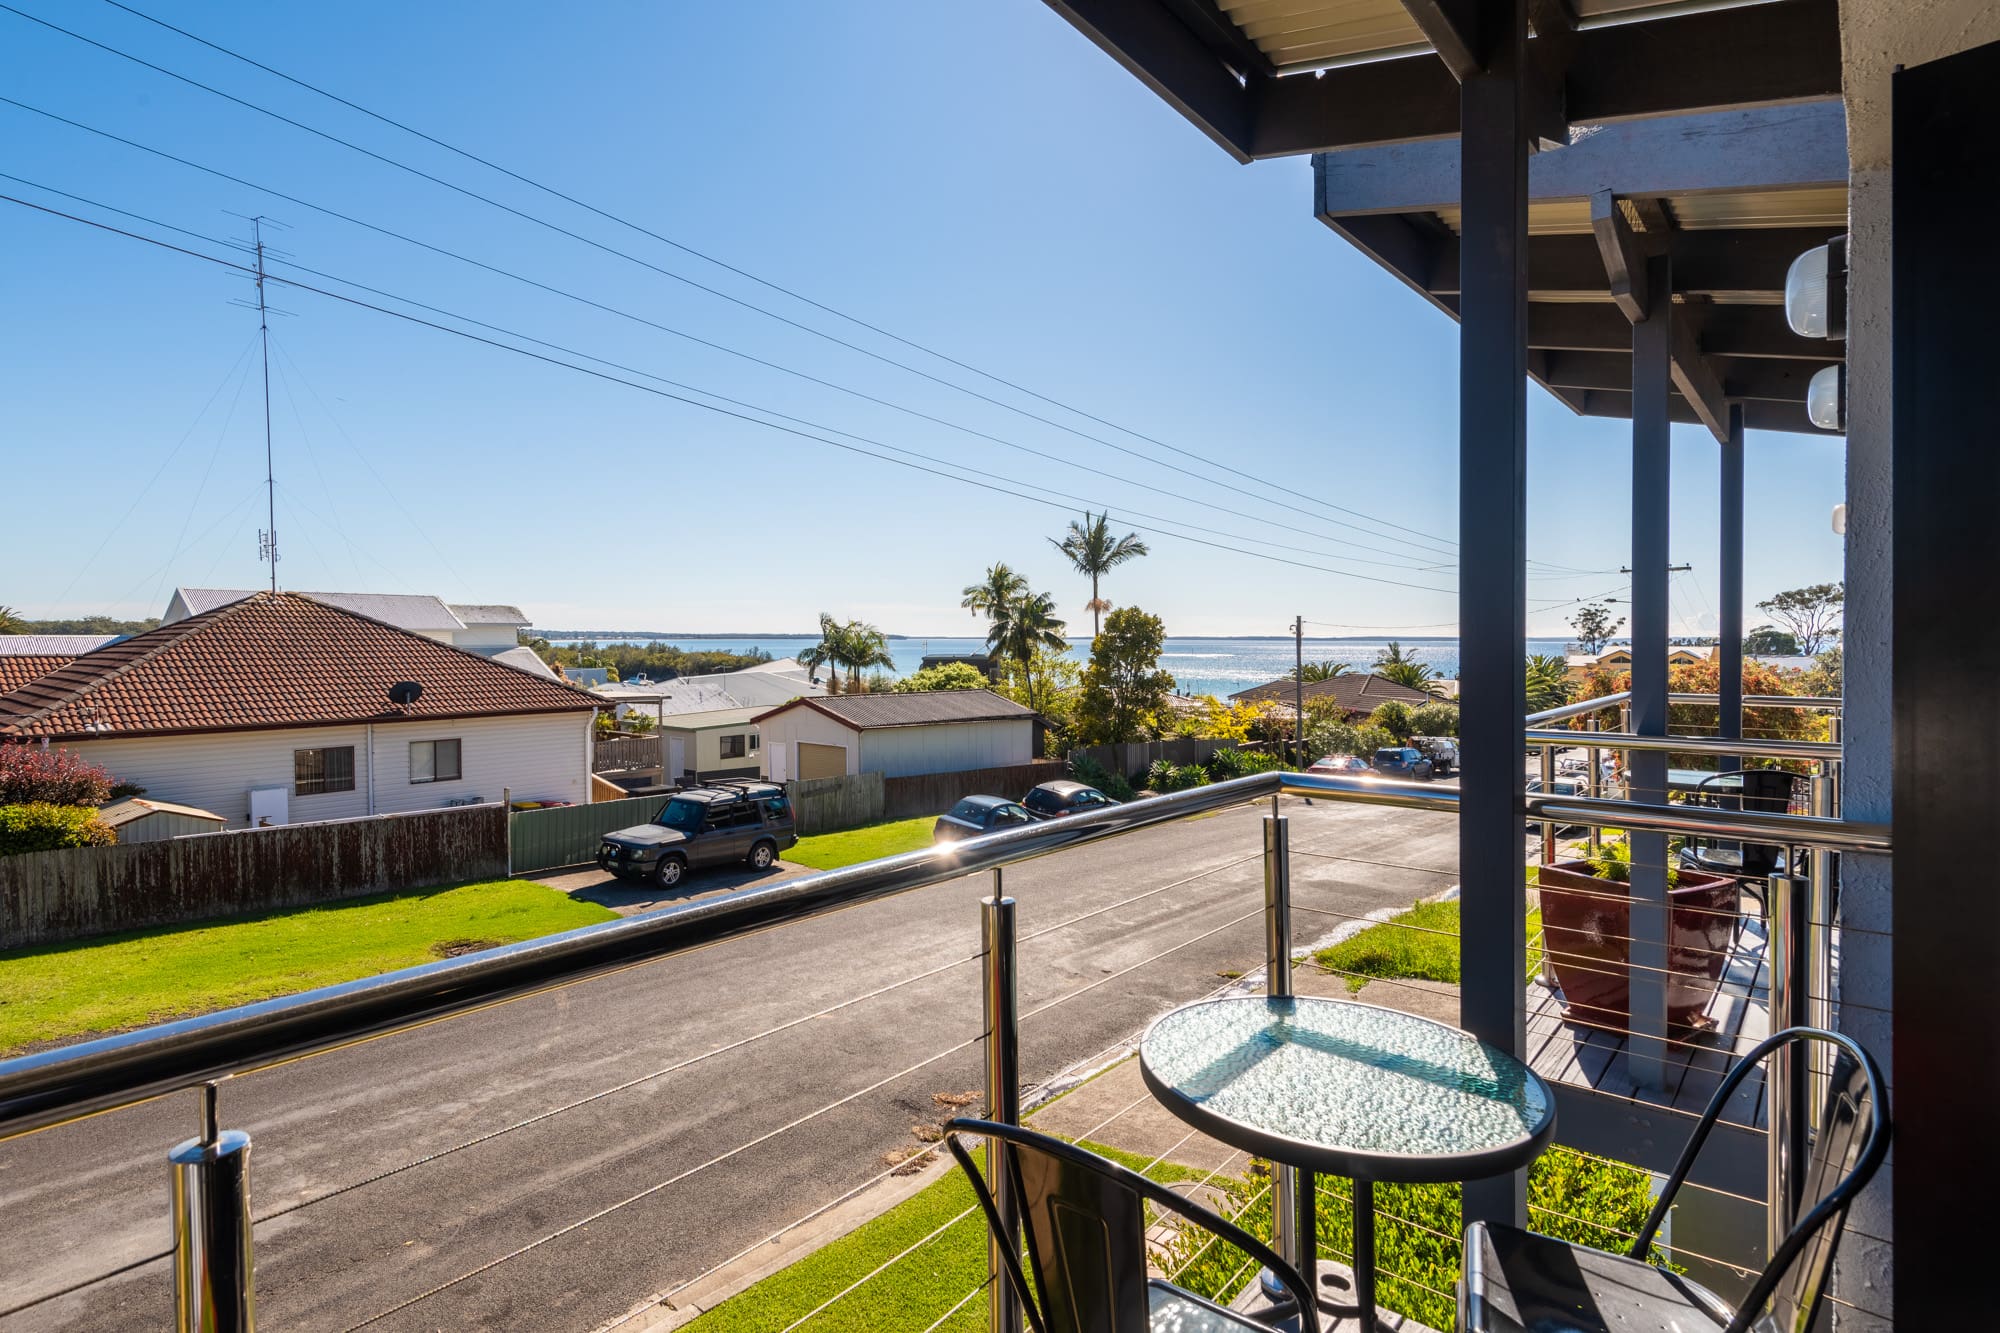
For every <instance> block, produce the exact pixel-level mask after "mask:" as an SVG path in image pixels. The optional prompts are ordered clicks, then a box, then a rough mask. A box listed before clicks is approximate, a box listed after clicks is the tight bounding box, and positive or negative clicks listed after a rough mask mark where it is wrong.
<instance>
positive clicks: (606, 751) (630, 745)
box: [590, 736, 660, 773]
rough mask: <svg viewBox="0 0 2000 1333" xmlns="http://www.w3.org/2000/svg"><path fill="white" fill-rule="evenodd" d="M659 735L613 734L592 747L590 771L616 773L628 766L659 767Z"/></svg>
mask: <svg viewBox="0 0 2000 1333" xmlns="http://www.w3.org/2000/svg"><path fill="white" fill-rule="evenodd" d="M659 766H660V738H659V737H658V736H612V737H609V738H607V739H605V740H601V741H598V742H597V743H596V744H595V745H594V746H592V747H591V751H590V771H591V772H593V773H614V772H618V771H619V770H621V769H627V768H658V767H659Z"/></svg>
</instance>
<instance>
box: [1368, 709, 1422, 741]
mask: <svg viewBox="0 0 2000 1333" xmlns="http://www.w3.org/2000/svg"><path fill="white" fill-rule="evenodd" d="M1368 721H1369V722H1370V723H1372V724H1373V725H1375V726H1377V727H1380V728H1381V729H1382V730H1384V731H1386V732H1388V733H1389V734H1390V735H1391V736H1394V737H1395V738H1396V740H1397V741H1398V742H1401V741H1407V740H1408V739H1410V737H1412V736H1414V735H1416V734H1417V713H1416V710H1415V709H1413V708H1411V707H1410V706H1409V705H1408V704H1406V703H1404V702H1403V701H1402V700H1400V699H1391V700H1390V701H1389V702H1388V703H1385V704H1383V705H1382V706H1381V707H1379V708H1377V709H1376V710H1375V711H1374V712H1372V713H1370V714H1369V715H1368Z"/></svg>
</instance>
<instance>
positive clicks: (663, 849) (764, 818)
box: [597, 781, 799, 889]
mask: <svg viewBox="0 0 2000 1333" xmlns="http://www.w3.org/2000/svg"><path fill="white" fill-rule="evenodd" d="M798 840H799V835H798V828H797V825H796V823H795V822H794V820H793V818H792V806H791V802H790V801H788V800H786V799H785V789H784V788H783V787H781V786H779V785H778V784H777V783H774V782H747V781H746V782H712V783H708V784H706V785H704V786H700V787H690V788H688V789H687V790H686V791H681V792H676V793H674V795H673V796H671V797H669V798H668V800H667V803H666V804H665V805H663V806H661V807H660V813H659V814H657V815H654V816H653V820H652V822H651V823H649V824H638V825H635V826H634V827H632V828H625V829H619V830H618V831H617V832H616V833H607V834H605V835H604V841H603V843H602V844H601V845H600V846H599V847H598V849H597V864H598V866H599V868H601V869H603V870H606V871H609V872H610V873H611V874H613V875H616V876H617V877H618V878H619V879H623V880H634V879H649V880H651V881H653V882H654V883H655V884H658V885H659V886H660V887H661V888H663V889H671V888H673V887H674V886H675V885H676V884H679V883H680V882H681V880H682V879H683V878H685V877H686V875H687V872H688V871H690V870H694V869H699V868H701V867H704V866H717V865H730V864H733V863H736V862H742V861H747V862H749V863H750V865H751V866H752V867H753V868H755V869H757V870H768V869H769V868H770V866H771V863H772V862H773V861H776V860H777V859H778V854H779V853H780V852H782V851H785V850H786V849H787V848H790V847H792V846H793V845H795V844H796V843H797V842H798Z"/></svg>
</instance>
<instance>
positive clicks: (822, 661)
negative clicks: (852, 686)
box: [799, 611, 847, 693]
mask: <svg viewBox="0 0 2000 1333" xmlns="http://www.w3.org/2000/svg"><path fill="white" fill-rule="evenodd" d="M845 630H846V626H844V625H842V624H841V623H840V622H839V621H837V620H835V619H834V618H833V617H832V616H830V615H828V614H827V613H826V612H824V611H822V612H820V613H819V642H818V643H816V644H814V645H813V646H812V647H810V648H808V649H806V650H805V651H804V652H802V653H800V654H799V665H800V666H803V667H804V668H806V670H808V671H810V672H812V674H813V676H814V678H815V679H817V678H818V676H819V669H820V668H821V667H823V666H830V667H832V668H833V672H832V680H831V682H830V683H831V684H832V686H833V687H834V692H835V693H838V692H839V685H840V668H841V667H843V666H845V665H846V664H847V657H846V642H845Z"/></svg>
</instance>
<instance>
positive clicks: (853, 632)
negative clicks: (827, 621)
mask: <svg viewBox="0 0 2000 1333" xmlns="http://www.w3.org/2000/svg"><path fill="white" fill-rule="evenodd" d="M840 629H841V640H842V649H843V651H844V653H845V658H846V663H847V692H848V693H849V694H859V693H860V692H861V673H862V672H863V671H864V670H867V669H868V668H871V667H882V668H884V669H885V670H886V669H887V668H889V667H893V666H895V665H896V659H895V658H893V657H891V656H890V655H889V640H888V639H887V638H885V637H884V636H883V634H882V631H881V630H879V629H876V628H875V627H874V626H873V625H864V624H862V623H861V622H860V621H858V620H850V621H848V622H847V623H846V624H845V625H842V626H841V627H840Z"/></svg>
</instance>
